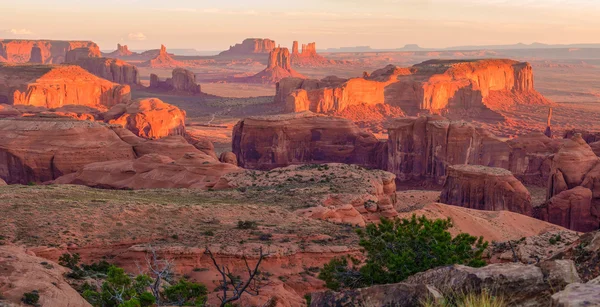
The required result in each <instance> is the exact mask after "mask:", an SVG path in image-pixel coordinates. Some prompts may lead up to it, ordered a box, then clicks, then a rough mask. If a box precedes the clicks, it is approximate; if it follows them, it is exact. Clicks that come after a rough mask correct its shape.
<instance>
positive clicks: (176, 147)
mask: <svg viewBox="0 0 600 307" xmlns="http://www.w3.org/2000/svg"><path fill="white" fill-rule="evenodd" d="M132 145H133V150H134V151H135V154H136V155H137V156H138V157H142V156H144V155H147V154H158V155H161V156H165V157H169V158H171V159H173V160H177V159H180V158H183V156H185V154H188V153H192V154H193V153H197V154H202V155H208V156H210V157H212V158H213V159H214V160H216V158H215V154H214V152H210V151H209V152H204V151H201V150H199V149H198V148H196V147H195V146H194V145H192V144H190V143H188V142H187V141H186V139H185V138H184V137H183V136H181V135H171V136H166V137H164V138H161V139H158V140H146V139H141V138H140V139H139V140H137V142H136V143H134V144H132Z"/></svg>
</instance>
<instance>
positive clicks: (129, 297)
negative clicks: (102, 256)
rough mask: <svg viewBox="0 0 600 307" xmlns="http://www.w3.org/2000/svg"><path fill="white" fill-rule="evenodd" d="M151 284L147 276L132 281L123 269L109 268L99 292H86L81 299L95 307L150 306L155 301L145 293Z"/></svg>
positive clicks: (149, 294)
mask: <svg viewBox="0 0 600 307" xmlns="http://www.w3.org/2000/svg"><path fill="white" fill-rule="evenodd" d="M151 282H152V279H151V278H150V277H148V276H147V275H138V276H137V277H136V278H135V279H132V278H131V277H129V276H128V275H127V274H125V271H124V270H123V269H121V268H118V267H116V266H110V267H109V268H108V274H107V277H106V280H105V281H104V283H103V284H102V287H101V289H100V292H97V291H94V290H86V291H84V292H83V297H84V298H85V299H86V300H87V301H88V302H89V303H90V304H92V306H97V307H134V306H135V307H145V306H152V305H153V304H154V302H155V301H156V299H155V298H154V296H153V295H152V294H151V293H149V292H148V291H146V289H147V288H148V287H149V286H150V283H151Z"/></svg>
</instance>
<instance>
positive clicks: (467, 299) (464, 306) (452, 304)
mask: <svg viewBox="0 0 600 307" xmlns="http://www.w3.org/2000/svg"><path fill="white" fill-rule="evenodd" d="M422 306H423V307H506V306H508V303H507V302H506V301H505V299H504V298H503V297H502V296H494V295H492V294H491V293H490V292H489V291H482V292H481V293H474V292H471V293H451V294H448V295H446V297H445V298H443V299H441V300H434V299H429V300H426V301H424V302H422Z"/></svg>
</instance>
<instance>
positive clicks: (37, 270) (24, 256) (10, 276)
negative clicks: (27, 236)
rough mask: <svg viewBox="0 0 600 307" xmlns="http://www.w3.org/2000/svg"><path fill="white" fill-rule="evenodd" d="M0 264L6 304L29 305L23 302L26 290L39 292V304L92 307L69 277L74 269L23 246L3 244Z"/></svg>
mask: <svg viewBox="0 0 600 307" xmlns="http://www.w3.org/2000/svg"><path fill="white" fill-rule="evenodd" d="M0 264H1V266H2V270H0V293H2V299H0V305H2V306H26V305H25V304H24V303H22V302H21V298H23V293H27V292H32V291H37V293H38V294H39V297H40V298H39V302H38V305H39V306H78V307H91V305H90V304H89V303H88V302H87V301H86V300H85V299H84V298H83V297H82V296H81V295H80V294H79V293H78V292H77V291H76V290H75V289H73V288H72V287H71V285H69V283H68V282H67V281H66V280H65V277H64V275H65V274H67V273H68V272H69V271H70V270H69V269H66V268H64V267H62V266H60V265H58V264H57V263H55V262H52V261H49V260H47V259H44V258H40V257H37V256H35V255H34V254H33V253H32V252H30V251H27V250H25V249H23V248H21V247H16V246H10V245H0ZM5 303H6V304H8V305H5Z"/></svg>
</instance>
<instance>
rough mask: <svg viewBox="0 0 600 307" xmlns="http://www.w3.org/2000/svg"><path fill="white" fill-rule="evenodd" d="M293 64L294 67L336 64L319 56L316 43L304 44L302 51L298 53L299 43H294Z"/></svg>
mask: <svg viewBox="0 0 600 307" xmlns="http://www.w3.org/2000/svg"><path fill="white" fill-rule="evenodd" d="M291 63H292V65H294V66H309V67H315V66H325V65H331V64H335V61H333V60H328V59H326V58H324V57H323V56H321V55H319V54H317V45H316V43H308V44H302V51H300V52H299V51H298V42H297V41H294V43H293V47H292V55H291Z"/></svg>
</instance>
